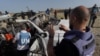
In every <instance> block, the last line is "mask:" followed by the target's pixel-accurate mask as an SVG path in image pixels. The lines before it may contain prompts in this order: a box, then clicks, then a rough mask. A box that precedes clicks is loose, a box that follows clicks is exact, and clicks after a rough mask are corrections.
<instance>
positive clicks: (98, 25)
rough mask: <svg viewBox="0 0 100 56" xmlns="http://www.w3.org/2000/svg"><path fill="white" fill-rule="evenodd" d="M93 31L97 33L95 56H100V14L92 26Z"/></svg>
mask: <svg viewBox="0 0 100 56" xmlns="http://www.w3.org/2000/svg"><path fill="white" fill-rule="evenodd" d="M92 32H93V33H94V35H95V41H96V50H95V53H94V56H100V42H99V41H100V16H98V18H97V19H96V21H95V24H94V27H93V28H92Z"/></svg>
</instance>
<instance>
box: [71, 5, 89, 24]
mask: <svg viewBox="0 0 100 56" xmlns="http://www.w3.org/2000/svg"><path fill="white" fill-rule="evenodd" d="M71 16H74V17H75V18H76V20H77V22H79V23H82V22H87V21H88V19H89V17H90V13H89V10H88V9H87V8H86V7H84V6H78V7H76V8H75V9H73V11H72V12H71Z"/></svg>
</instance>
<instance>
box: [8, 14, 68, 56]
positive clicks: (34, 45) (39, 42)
mask: <svg viewBox="0 0 100 56" xmlns="http://www.w3.org/2000/svg"><path fill="white" fill-rule="evenodd" d="M38 15H41V14H38ZM38 15H36V16H33V17H32V18H30V20H22V19H18V20H16V21H14V22H12V23H11V25H10V26H11V27H10V31H11V32H12V34H13V35H15V34H16V33H17V32H19V31H20V26H19V24H21V23H24V24H25V25H26V26H27V27H28V28H31V32H30V33H31V35H32V37H31V44H30V49H29V52H28V53H27V56H48V54H47V43H48V38H49V34H48V32H47V31H46V30H45V29H46V26H47V25H48V23H52V24H53V25H54V29H55V36H54V46H56V45H57V44H59V43H60V41H61V40H62V39H63V35H64V33H65V32H64V31H61V30H59V25H60V24H63V25H65V26H67V27H69V20H55V19H54V18H53V17H50V16H48V15H46V14H43V15H46V16H47V17H45V16H43V17H41V18H35V17H38ZM34 18H35V19H34ZM8 29H9V28H8Z"/></svg>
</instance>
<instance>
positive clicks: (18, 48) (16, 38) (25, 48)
mask: <svg viewBox="0 0 100 56" xmlns="http://www.w3.org/2000/svg"><path fill="white" fill-rule="evenodd" d="M21 32H22V33H29V32H27V31H26V30H22V31H21ZM29 36H30V37H31V34H30V33H29ZM19 38H20V32H19V33H17V35H16V36H15V38H14V40H19ZM28 48H29V45H19V44H17V50H27V49H28Z"/></svg>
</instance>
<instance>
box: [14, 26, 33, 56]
mask: <svg viewBox="0 0 100 56" xmlns="http://www.w3.org/2000/svg"><path fill="white" fill-rule="evenodd" d="M30 38H31V34H30V33H29V32H27V31H26V27H25V25H21V31H20V32H19V33H17V35H16V36H15V38H14V40H13V43H15V42H16V41H17V56H26V55H27V52H28V50H29V44H30Z"/></svg>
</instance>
